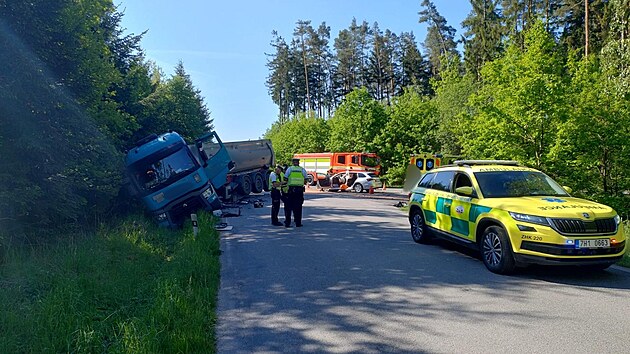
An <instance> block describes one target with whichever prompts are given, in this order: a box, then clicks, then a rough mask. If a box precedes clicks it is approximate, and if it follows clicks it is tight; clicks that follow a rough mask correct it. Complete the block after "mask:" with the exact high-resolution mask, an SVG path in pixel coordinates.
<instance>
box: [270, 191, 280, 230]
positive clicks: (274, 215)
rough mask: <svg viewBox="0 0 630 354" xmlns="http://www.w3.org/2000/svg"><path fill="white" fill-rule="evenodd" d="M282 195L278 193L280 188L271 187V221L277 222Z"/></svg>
mask: <svg viewBox="0 0 630 354" xmlns="http://www.w3.org/2000/svg"><path fill="white" fill-rule="evenodd" d="M281 197H282V195H281V193H280V189H278V188H272V189H271V223H272V224H279V223H280V221H278V213H280V199H281Z"/></svg>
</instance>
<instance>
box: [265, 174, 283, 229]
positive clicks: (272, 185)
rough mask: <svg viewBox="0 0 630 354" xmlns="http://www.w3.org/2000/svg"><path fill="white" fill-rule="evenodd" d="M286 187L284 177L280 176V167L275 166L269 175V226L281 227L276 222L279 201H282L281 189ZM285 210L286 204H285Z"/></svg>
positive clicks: (278, 222) (278, 221)
mask: <svg viewBox="0 0 630 354" xmlns="http://www.w3.org/2000/svg"><path fill="white" fill-rule="evenodd" d="M283 184H284V185H286V183H284V175H283V174H282V166H280V165H277V166H276V168H275V169H274V170H273V171H272V172H271V173H270V174H269V190H270V191H271V225H274V226H282V223H281V222H280V220H278V213H280V200H281V199H282V188H283V187H284V186H283ZM284 208H285V210H286V203H285V207H284Z"/></svg>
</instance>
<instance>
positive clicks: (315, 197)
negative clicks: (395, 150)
mask: <svg viewBox="0 0 630 354" xmlns="http://www.w3.org/2000/svg"><path fill="white" fill-rule="evenodd" d="M306 196H307V197H306V202H305V204H304V227H303V228H289V229H285V228H284V227H274V226H271V224H270V218H269V213H270V198H269V196H268V195H267V196H264V197H261V198H262V199H263V200H264V201H265V206H264V207H263V208H253V206H251V205H245V206H243V208H242V209H243V210H242V216H240V217H234V218H227V220H228V222H229V223H230V225H233V226H234V229H233V230H232V231H230V232H226V231H223V232H222V233H221V236H222V239H221V250H222V251H223V253H222V256H221V288H220V291H219V305H218V325H217V338H218V343H217V349H218V352H219V353H279V352H282V353H299V352H313V353H315V352H317V353H326V352H329V353H382V352H395V353H424V352H426V353H490V352H501V353H589V354H592V353H628V352H630V342H629V339H630V273H629V272H628V271H627V270H621V269H619V268H616V267H615V268H612V269H609V270H607V271H604V272H599V273H597V272H596V273H583V272H582V271H579V270H576V269H558V268H544V267H536V268H527V269H525V270H522V271H519V272H518V273H517V274H516V275H513V276H500V275H496V274H493V273H490V272H489V271H487V270H486V268H485V267H484V265H483V263H482V262H481V261H480V260H479V259H477V258H476V255H475V253H474V252H469V251H466V250H464V249H461V248H458V247H456V246H453V245H450V244H448V243H444V242H436V243H435V244H432V245H418V244H415V243H414V242H413V241H412V239H411V236H410V234H409V224H408V222H407V219H406V215H405V214H404V213H403V212H401V211H400V210H399V209H397V208H395V207H394V206H393V204H394V203H395V202H396V201H397V200H395V199H396V198H398V199H399V200H400V199H403V198H404V197H403V196H402V195H386V194H385V193H376V194H374V195H368V194H363V195H360V196H358V195H356V194H353V193H343V194H338V193H337V194H333V193H326V192H315V193H307V195H306ZM281 215H282V210H281ZM280 219H281V220H282V219H283V217H282V216H281V218H280Z"/></svg>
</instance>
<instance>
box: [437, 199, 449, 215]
mask: <svg viewBox="0 0 630 354" xmlns="http://www.w3.org/2000/svg"><path fill="white" fill-rule="evenodd" d="M445 202H448V206H445V205H444V204H445ZM452 202H453V200H451V199H446V198H438V201H437V205H436V206H435V211H437V212H438V213H440V214H444V215H449V216H450V215H451V205H450V204H451V203H452Z"/></svg>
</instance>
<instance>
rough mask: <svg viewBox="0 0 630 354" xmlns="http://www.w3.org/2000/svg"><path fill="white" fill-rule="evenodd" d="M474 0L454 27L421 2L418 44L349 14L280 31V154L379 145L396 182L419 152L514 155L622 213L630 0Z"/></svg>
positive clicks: (271, 60)
mask: <svg viewBox="0 0 630 354" xmlns="http://www.w3.org/2000/svg"><path fill="white" fill-rule="evenodd" d="M470 3H471V5H472V10H471V12H470V13H469V14H468V16H467V17H466V18H465V20H464V21H463V22H462V23H461V26H462V28H463V29H464V33H462V34H459V35H458V34H457V33H456V30H455V29H454V27H452V26H451V25H449V24H448V22H447V21H446V19H445V18H444V17H443V16H442V15H441V14H440V12H439V9H438V8H437V7H436V6H435V4H434V3H433V2H432V1H430V0H423V1H421V3H419V12H418V22H419V25H421V26H426V28H427V32H426V37H425V38H424V39H423V40H422V42H421V45H420V46H418V44H417V43H416V39H415V36H414V34H413V32H412V31H410V32H403V33H399V34H396V33H393V32H392V31H390V30H387V29H385V30H382V29H381V28H380V27H379V25H378V23H376V22H375V23H374V24H368V23H366V22H365V21H363V22H360V21H357V20H356V19H354V20H353V21H352V22H351V23H350V25H349V27H348V28H346V29H343V30H341V31H339V33H338V35H337V36H336V37H334V38H331V34H330V28H329V27H328V26H327V25H326V23H322V24H320V25H319V26H317V27H314V26H313V25H312V24H311V22H310V21H308V20H299V21H297V23H296V27H295V29H294V32H293V33H292V34H290V36H289V37H287V39H285V38H284V37H282V36H281V35H280V34H279V33H277V32H274V33H273V34H272V40H271V49H272V50H271V52H270V53H269V54H268V63H267V67H268V69H269V75H268V77H267V87H268V90H269V94H270V96H271V97H272V99H273V101H274V102H275V103H276V104H277V105H278V108H279V112H280V113H279V117H278V119H277V121H276V122H274V123H273V124H272V126H271V127H270V128H269V129H268V130H267V132H266V133H265V137H266V138H269V139H271V140H272V141H273V144H274V148H275V150H276V154H277V156H278V159H279V160H288V159H289V158H290V157H291V155H292V154H293V153H303V152H323V151H344V150H345V151H370V152H376V153H378V154H379V155H380V156H381V158H382V166H383V169H384V172H385V173H384V179H386V180H387V182H388V183H390V184H394V185H396V184H400V183H401V182H402V179H403V177H404V171H405V168H406V166H407V164H408V161H409V157H410V155H411V154H414V153H420V152H429V153H440V154H448V155H456V156H462V157H464V158H469V159H509V160H517V161H519V162H520V163H522V164H524V165H527V166H530V167H534V168H537V169H541V170H542V171H544V172H545V173H547V174H549V175H550V176H552V177H554V178H555V179H557V180H558V181H559V182H561V183H562V184H563V185H565V186H569V187H571V189H572V190H573V193H574V194H576V195H578V196H581V197H586V198H591V199H594V200H597V201H600V202H603V203H606V204H609V205H611V206H613V207H614V208H616V209H617V211H618V212H619V213H620V214H621V215H622V216H623V217H624V218H627V217H628V216H629V213H630V197H629V196H628V193H629V191H630V184H629V182H630V179H629V178H628V176H629V175H630V173H629V172H630V167H629V166H630V154H629V142H630V38H629V37H630V1H628V0H592V1H585V0H564V1H560V0H471V1H470ZM413 26H414V24H409V27H410V28H413ZM415 26H418V24H415Z"/></svg>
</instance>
